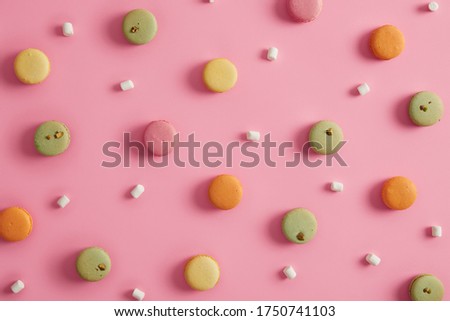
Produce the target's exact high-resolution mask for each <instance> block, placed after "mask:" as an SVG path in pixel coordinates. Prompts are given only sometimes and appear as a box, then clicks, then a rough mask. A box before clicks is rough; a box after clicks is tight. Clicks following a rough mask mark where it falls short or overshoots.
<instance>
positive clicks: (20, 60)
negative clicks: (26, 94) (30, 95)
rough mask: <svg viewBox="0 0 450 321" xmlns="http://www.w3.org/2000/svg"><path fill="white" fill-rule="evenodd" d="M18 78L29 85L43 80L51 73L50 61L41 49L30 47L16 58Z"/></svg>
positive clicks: (15, 71) (15, 65)
mask: <svg viewBox="0 0 450 321" xmlns="http://www.w3.org/2000/svg"><path fill="white" fill-rule="evenodd" d="M14 73H15V74H16V77H17V79H19V80H20V81H21V82H22V83H24V84H27V85H35V84H39V83H41V82H43V81H44V80H45V79H47V77H48V75H49V74H50V61H49V59H48V57H47V55H46V54H45V53H43V52H42V51H40V50H39V49H34V48H28V49H25V50H23V51H21V52H20V53H19V54H18V55H17V56H16V59H15V60H14Z"/></svg>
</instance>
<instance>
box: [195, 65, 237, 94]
mask: <svg viewBox="0 0 450 321" xmlns="http://www.w3.org/2000/svg"><path fill="white" fill-rule="evenodd" d="M237 78H238V72H237V69H236V67H235V65H234V64H233V63H232V62H231V61H230V60H228V59H225V58H217V59H213V60H211V61H209V62H208V63H207V64H206V65H205V68H204V69H203V82H204V83H205V86H206V87H207V88H208V89H209V90H211V91H213V92H217V93H223V92H226V91H228V90H230V89H231V88H233V87H234V85H235V84H236V82H237Z"/></svg>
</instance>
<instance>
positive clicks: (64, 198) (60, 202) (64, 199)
mask: <svg viewBox="0 0 450 321" xmlns="http://www.w3.org/2000/svg"><path fill="white" fill-rule="evenodd" d="M56 203H58V206H59V207H61V208H64V207H66V205H67V204H69V203H70V198H68V197H67V196H66V195H63V196H61V197H60V198H59V200H58V201H57V202H56Z"/></svg>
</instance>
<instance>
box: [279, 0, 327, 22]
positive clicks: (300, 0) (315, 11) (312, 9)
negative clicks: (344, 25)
mask: <svg viewBox="0 0 450 321" xmlns="http://www.w3.org/2000/svg"><path fill="white" fill-rule="evenodd" d="M286 4H287V11H288V13H289V15H290V16H291V17H292V19H294V20H295V21H297V22H310V21H313V20H315V19H316V18H317V17H318V16H319V14H320V13H321V12H322V7H323V2H322V0H287V2H286Z"/></svg>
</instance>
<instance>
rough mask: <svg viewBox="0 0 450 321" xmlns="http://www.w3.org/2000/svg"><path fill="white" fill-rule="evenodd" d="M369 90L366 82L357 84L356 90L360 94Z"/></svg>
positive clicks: (362, 94)
mask: <svg viewBox="0 0 450 321" xmlns="http://www.w3.org/2000/svg"><path fill="white" fill-rule="evenodd" d="M369 91H370V87H369V85H368V84H367V83H363V84H361V85H359V86H358V92H359V94H360V95H361V96H364V95H365V94H367V93H368V92H369Z"/></svg>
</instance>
